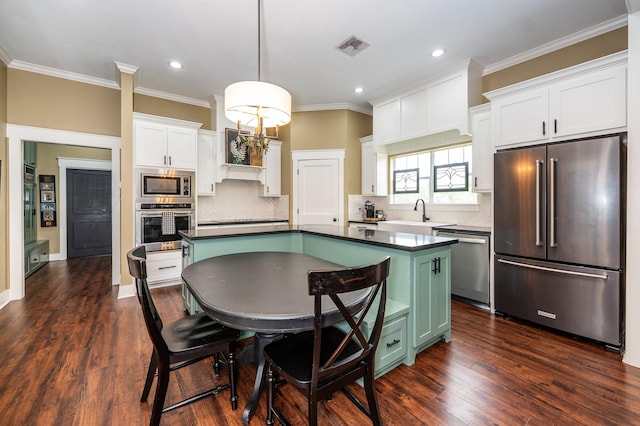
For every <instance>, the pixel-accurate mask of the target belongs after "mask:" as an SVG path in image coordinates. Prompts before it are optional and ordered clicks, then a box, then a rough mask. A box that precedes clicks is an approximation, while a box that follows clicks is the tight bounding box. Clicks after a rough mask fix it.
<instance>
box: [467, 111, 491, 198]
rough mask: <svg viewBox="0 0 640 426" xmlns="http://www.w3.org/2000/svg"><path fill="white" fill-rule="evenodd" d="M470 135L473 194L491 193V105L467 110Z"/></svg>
mask: <svg viewBox="0 0 640 426" xmlns="http://www.w3.org/2000/svg"><path fill="white" fill-rule="evenodd" d="M469 115H470V117H471V135H472V148H471V149H472V156H473V159H472V164H473V166H472V168H473V170H472V172H473V173H472V177H473V181H472V185H473V191H474V192H491V190H492V188H493V152H494V148H493V140H492V139H491V131H492V128H491V126H492V125H491V105H490V104H484V105H478V106H476V107H473V108H471V109H470V110H469Z"/></svg>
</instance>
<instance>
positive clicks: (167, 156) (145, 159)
mask: <svg viewBox="0 0 640 426" xmlns="http://www.w3.org/2000/svg"><path fill="white" fill-rule="evenodd" d="M201 126H202V124H201V123H194V122H191V121H184V120H176V119H172V118H166V117H157V116H153V115H147V114H140V113H134V114H133V140H134V152H135V165H136V167H157V168H168V169H181V170H196V166H197V160H196V159H197V155H196V153H197V142H198V129H199V128H200V127H201Z"/></svg>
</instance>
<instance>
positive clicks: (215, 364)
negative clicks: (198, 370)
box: [213, 353, 220, 374]
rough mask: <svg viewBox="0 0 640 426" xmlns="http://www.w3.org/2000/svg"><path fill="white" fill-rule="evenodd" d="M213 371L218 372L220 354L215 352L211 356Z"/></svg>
mask: <svg viewBox="0 0 640 426" xmlns="http://www.w3.org/2000/svg"><path fill="white" fill-rule="evenodd" d="M213 371H215V373H216V374H220V354H219V353H216V354H215V355H214V356H213Z"/></svg>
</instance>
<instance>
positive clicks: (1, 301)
mask: <svg viewBox="0 0 640 426" xmlns="http://www.w3.org/2000/svg"><path fill="white" fill-rule="evenodd" d="M10 301H11V299H10V298H9V290H5V291H3V292H2V293H0V309H2V308H4V307H5V306H7V304H8V303H9V302H10Z"/></svg>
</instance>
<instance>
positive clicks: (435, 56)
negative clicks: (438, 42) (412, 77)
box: [431, 49, 444, 58]
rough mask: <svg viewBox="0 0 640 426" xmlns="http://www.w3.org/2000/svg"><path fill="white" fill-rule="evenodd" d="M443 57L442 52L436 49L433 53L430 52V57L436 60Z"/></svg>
mask: <svg viewBox="0 0 640 426" xmlns="http://www.w3.org/2000/svg"><path fill="white" fill-rule="evenodd" d="M442 55H444V50H442V49H436V50H434V51H433V52H431V56H433V57H434V58H437V57H438V56H442Z"/></svg>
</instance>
